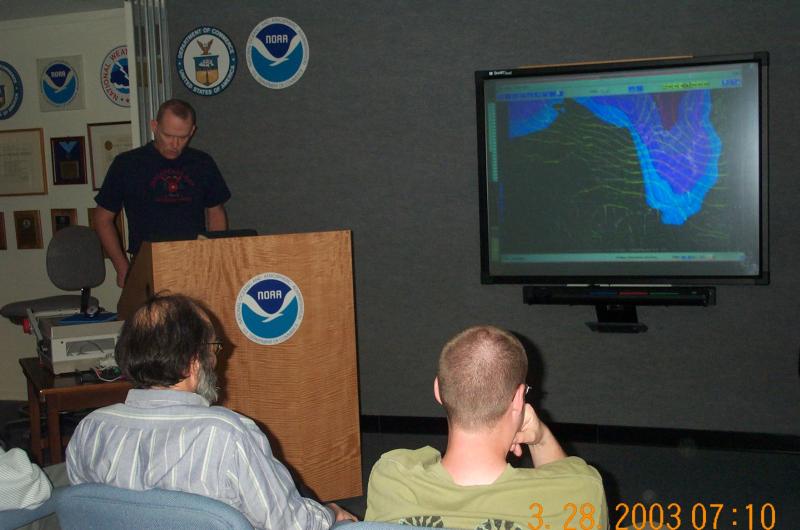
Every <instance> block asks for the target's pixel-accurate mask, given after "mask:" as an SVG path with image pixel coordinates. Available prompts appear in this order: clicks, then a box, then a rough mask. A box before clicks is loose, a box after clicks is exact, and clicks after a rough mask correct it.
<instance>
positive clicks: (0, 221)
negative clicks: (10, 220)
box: [0, 212, 8, 250]
mask: <svg viewBox="0 0 800 530" xmlns="http://www.w3.org/2000/svg"><path fill="white" fill-rule="evenodd" d="M7 248H8V245H7V244H6V214H5V213H3V212H0V250H6V249H7Z"/></svg>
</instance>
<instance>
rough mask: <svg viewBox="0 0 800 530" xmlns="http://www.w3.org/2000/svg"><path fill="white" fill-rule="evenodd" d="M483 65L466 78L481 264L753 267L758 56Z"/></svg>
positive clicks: (642, 272) (534, 271)
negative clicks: (685, 61) (631, 65)
mask: <svg viewBox="0 0 800 530" xmlns="http://www.w3.org/2000/svg"><path fill="white" fill-rule="evenodd" d="M487 72H488V71H487ZM487 72H483V73H481V72H479V73H478V74H476V80H478V83H479V92H481V94H480V96H481V97H482V101H479V112H480V111H482V112H483V113H484V115H483V120H482V123H483V130H482V131H479V133H480V132H482V133H483V134H479V136H480V137H481V140H482V145H481V142H479V148H482V149H484V153H485V157H483V158H484V160H485V165H484V167H483V168H482V170H483V171H482V175H481V178H482V186H483V188H482V200H483V201H484V204H483V205H482V206H483V209H484V214H485V218H483V219H482V223H483V226H482V230H483V231H484V233H483V234H482V235H483V236H484V237H483V239H484V241H483V244H484V247H485V248H484V251H485V254H486V255H485V256H484V261H485V262H486V261H488V267H489V269H490V271H489V272H490V274H494V275H499V276H503V275H505V276H536V277H548V276H558V277H570V276H611V277H623V276H631V277H648V276H653V277H655V276H663V277H669V276H677V277H691V276H722V277H726V276H730V277H739V276H758V275H760V274H761V273H762V270H761V265H762V263H761V253H760V251H761V240H760V237H761V220H762V219H761V214H762V209H761V199H760V197H761V189H762V180H761V179H762V174H761V173H762V171H761V164H760V160H761V155H762V153H761V148H762V146H761V133H760V127H761V116H760V112H761V101H760V76H759V73H760V72H759V64H758V63H757V62H754V61H751V62H738V63H724V64H708V65H701V66H697V65H686V66H674V65H673V66H670V67H668V68H645V69H641V68H640V69H631V70H621V71H619V70H614V71H610V72H607V71H594V72H582V73H574V72H569V73H567V74H564V75H559V74H558V73H555V74H553V73H552V72H551V73H550V74H548V75H536V74H532V75H530V76H528V75H518V74H517V73H516V72H515V75H511V76H508V77H505V76H502V75H501V76H499V77H497V78H492V77H493V75H483V76H481V75H480V74H487ZM492 74H494V72H492ZM484 192H485V193H484ZM487 258H488V259H487Z"/></svg>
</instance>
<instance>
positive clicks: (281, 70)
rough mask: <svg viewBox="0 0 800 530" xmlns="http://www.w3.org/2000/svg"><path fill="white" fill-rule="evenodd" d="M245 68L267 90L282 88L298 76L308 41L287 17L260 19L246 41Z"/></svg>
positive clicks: (292, 82) (305, 60)
mask: <svg viewBox="0 0 800 530" xmlns="http://www.w3.org/2000/svg"><path fill="white" fill-rule="evenodd" d="M246 53H247V67H248V68H249V69H250V73H251V74H252V75H253V77H254V78H255V80H256V81H258V82H259V83H261V84H262V85H264V86H265V87H267V88H286V87H288V86H291V85H293V84H295V83H296V82H297V80H298V79H300V77H302V75H303V72H305V71H306V66H308V39H306V34H305V33H303V30H302V29H300V26H298V25H297V24H295V23H294V22H292V21H291V20H289V19H288V18H282V17H272V18H268V19H266V20H262V21H261V23H259V24H258V25H257V26H256V27H255V28H254V29H253V31H252V32H251V33H250V38H248V39H247V52H246Z"/></svg>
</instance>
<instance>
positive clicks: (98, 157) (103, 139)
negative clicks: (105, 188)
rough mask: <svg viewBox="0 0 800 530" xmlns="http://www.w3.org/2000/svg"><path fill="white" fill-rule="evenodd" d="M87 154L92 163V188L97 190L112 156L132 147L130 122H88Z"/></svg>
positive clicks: (104, 176)
mask: <svg viewBox="0 0 800 530" xmlns="http://www.w3.org/2000/svg"><path fill="white" fill-rule="evenodd" d="M86 130H87V134H88V135H89V154H90V157H89V158H90V160H91V165H92V189H95V190H99V189H100V187H101V186H102V185H103V181H104V180H105V178H106V173H107V172H108V168H109V166H111V162H113V161H114V157H115V156H117V155H118V154H120V153H124V152H125V151H129V150H130V149H131V148H132V147H133V140H132V136H131V122H129V121H116V122H109V123H90V124H88V125H87V126H86Z"/></svg>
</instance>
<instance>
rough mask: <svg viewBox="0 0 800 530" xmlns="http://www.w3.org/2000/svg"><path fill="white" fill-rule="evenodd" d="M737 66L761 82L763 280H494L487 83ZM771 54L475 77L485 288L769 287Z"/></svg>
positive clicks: (500, 71)
mask: <svg viewBox="0 0 800 530" xmlns="http://www.w3.org/2000/svg"><path fill="white" fill-rule="evenodd" d="M733 63H756V64H757V65H758V79H759V81H758V82H759V102H758V112H759V161H758V167H759V173H760V174H759V186H758V187H759V193H760V197H759V201H758V203H759V215H758V218H759V230H758V232H759V234H760V238H759V256H760V260H759V265H760V266H759V274H757V275H752V276H730V275H728V276H715V275H678V276H657V275H653V276H650V275H642V276H631V275H625V274H619V275H516V274H493V273H492V272H491V270H490V248H489V223H490V220H489V209H488V202H487V201H488V200H489V197H488V184H487V182H488V175H487V155H486V151H487V139H486V114H485V112H486V111H485V90H484V86H485V83H486V82H487V81H494V80H496V79H498V78H502V79H511V78H525V77H531V78H535V77H539V76H554V75H556V76H558V75H575V74H593V73H613V72H632V73H635V72H637V71H641V70H652V69H658V68H676V67H678V68H680V67H693V66H707V65H725V64H733ZM768 67H769V53H768V52H754V53H749V54H737V55H719V56H708V57H691V56H687V57H668V58H647V59H640V60H631V61H607V62H590V63H570V64H562V65H546V66H540V67H523V68H507V69H493V70H478V71H476V72H475V94H476V116H477V140H478V144H477V151H478V179H479V216H480V252H481V283H482V284H543V285H681V284H685V285H706V284H712V285H731V284H747V285H753V284H755V285H767V284H769V215H768V214H769V209H768V205H769V200H768V199H769V197H768V181H769V152H768V126H769V105H768V87H769V84H768V78H769V75H768V73H769V68H768Z"/></svg>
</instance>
